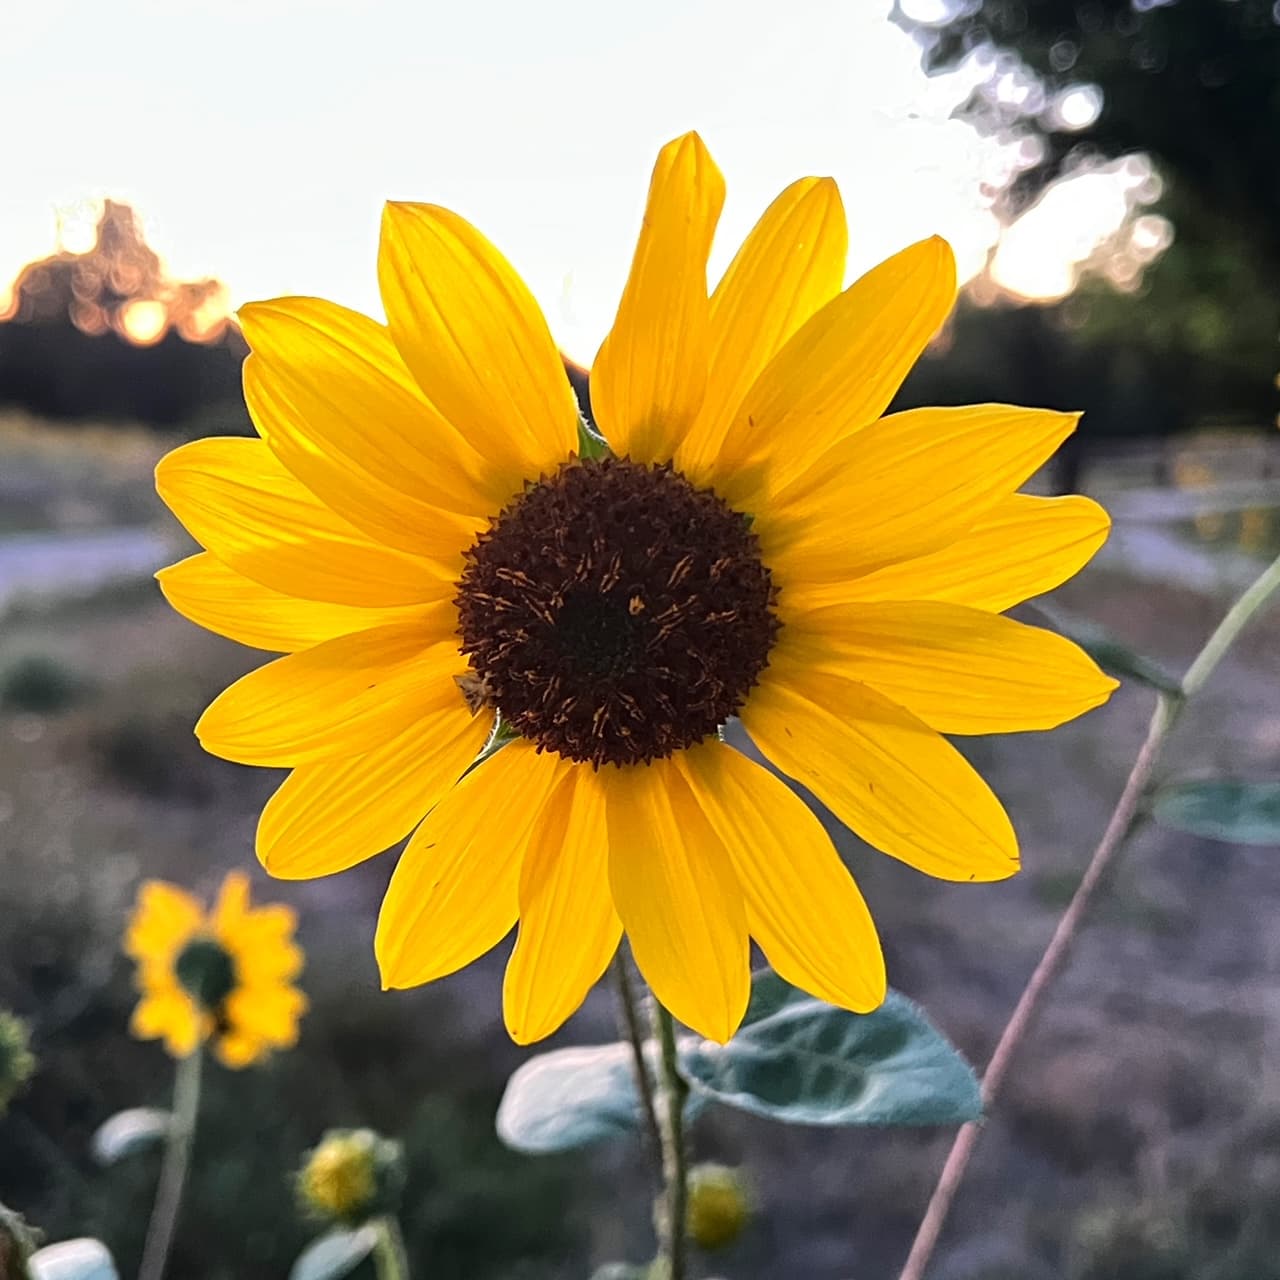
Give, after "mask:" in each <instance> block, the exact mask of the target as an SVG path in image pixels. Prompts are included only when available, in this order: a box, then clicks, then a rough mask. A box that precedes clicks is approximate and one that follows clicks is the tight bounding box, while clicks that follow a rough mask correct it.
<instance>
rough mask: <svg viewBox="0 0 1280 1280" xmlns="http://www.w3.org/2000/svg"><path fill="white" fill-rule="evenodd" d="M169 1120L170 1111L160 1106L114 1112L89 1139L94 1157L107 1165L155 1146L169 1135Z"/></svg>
mask: <svg viewBox="0 0 1280 1280" xmlns="http://www.w3.org/2000/svg"><path fill="white" fill-rule="evenodd" d="M171 1119H172V1117H171V1116H170V1114H169V1112H167V1111H163V1110H161V1109H160V1108H159V1107H130V1108H129V1109H128V1110H127V1111H117V1112H116V1113H115V1115H113V1116H112V1117H111V1118H110V1119H109V1120H107V1121H105V1122H104V1123H103V1124H102V1125H100V1126H99V1128H98V1131H97V1132H96V1133H95V1134H94V1135H93V1138H92V1139H91V1140H90V1150H91V1151H92V1152H93V1158H94V1159H95V1160H96V1161H97V1162H98V1163H99V1164H101V1165H110V1164H115V1162H116V1161H117V1160H122V1159H124V1157H125V1156H131V1155H133V1154H134V1152H136V1151H147V1150H149V1149H150V1148H152V1147H158V1146H160V1144H161V1143H163V1142H164V1140H165V1138H166V1137H167V1136H168V1134H169V1122H170V1120H171Z"/></svg>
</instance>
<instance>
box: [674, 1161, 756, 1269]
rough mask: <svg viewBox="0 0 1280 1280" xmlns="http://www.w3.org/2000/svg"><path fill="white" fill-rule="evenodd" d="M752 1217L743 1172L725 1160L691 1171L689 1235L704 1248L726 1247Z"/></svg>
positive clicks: (697, 1166)
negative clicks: (724, 1163) (729, 1165)
mask: <svg viewBox="0 0 1280 1280" xmlns="http://www.w3.org/2000/svg"><path fill="white" fill-rule="evenodd" d="M750 1217H751V1196H750V1194H749V1192H748V1189H747V1184H746V1181H745V1179H744V1178H743V1176H742V1174H741V1173H740V1172H739V1171H738V1170H737V1169H730V1168H729V1167H728V1166H727V1165H723V1164H700V1165H695V1166H694V1167H693V1168H692V1169H691V1170H690V1171H689V1216H688V1219H687V1223H688V1232H689V1238H690V1239H691V1240H692V1241H693V1242H694V1243H695V1244H697V1245H698V1246H699V1247H700V1248H702V1249H723V1248H724V1247H725V1246H726V1245H730V1244H732V1243H733V1242H734V1241H735V1240H736V1239H737V1238H738V1237H739V1236H740V1235H741V1234H742V1230H743V1228H744V1227H745V1226H746V1225H747V1221H748V1219H749V1218H750Z"/></svg>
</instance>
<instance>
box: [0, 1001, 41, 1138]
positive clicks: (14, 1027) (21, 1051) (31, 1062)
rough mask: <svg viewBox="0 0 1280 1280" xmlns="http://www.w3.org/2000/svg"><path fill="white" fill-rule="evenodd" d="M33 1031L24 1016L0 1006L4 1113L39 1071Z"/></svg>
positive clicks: (0, 1083)
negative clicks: (14, 1013) (32, 1050)
mask: <svg viewBox="0 0 1280 1280" xmlns="http://www.w3.org/2000/svg"><path fill="white" fill-rule="evenodd" d="M35 1069H36V1060H35V1056H34V1055H33V1054H32V1052H31V1034H30V1032H29V1031H28V1030H27V1024H26V1023H25V1022H23V1021H22V1019H21V1018H16V1017H14V1015H13V1014H11V1013H8V1012H6V1011H5V1010H3V1009H0V1116H2V1115H4V1113H5V1111H7V1110H8V1107H9V1103H10V1102H12V1101H13V1099H14V1098H15V1097H16V1096H17V1095H18V1094H19V1093H21V1092H22V1089H23V1087H24V1086H25V1085H26V1083H27V1081H28V1080H30V1079H31V1077H32V1075H34V1074H35Z"/></svg>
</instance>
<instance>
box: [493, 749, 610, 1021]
mask: <svg viewBox="0 0 1280 1280" xmlns="http://www.w3.org/2000/svg"><path fill="white" fill-rule="evenodd" d="M601 781H602V779H601V777H600V775H599V774H598V773H596V772H595V771H593V770H592V769H590V768H589V767H587V766H585V765H579V766H577V767H576V768H573V769H570V770H569V771H568V774H567V776H566V777H565V778H564V780H563V781H562V782H561V783H560V784H559V786H558V787H557V789H556V791H555V794H554V795H553V796H552V797H551V799H550V801H549V802H548V804H547V806H546V808H545V809H544V810H543V812H542V816H541V818H540V819H539V821H538V824H537V826H536V827H535V829H534V831H533V834H532V837H531V838H530V840H529V847H528V851H527V852H526V853H525V856H524V861H523V863H522V865H521V871H520V932H519V934H518V935H517V937H516V945H515V950H514V951H512V953H511V959H510V960H509V961H508V963H507V974H506V981H505V982H504V984H503V988H502V999H503V1012H504V1014H505V1017H506V1023H507V1030H508V1031H509V1032H510V1033H511V1038H512V1039H513V1040H514V1041H515V1042H516V1043H517V1044H532V1043H533V1042H534V1041H535V1040H541V1039H543V1038H544V1037H545V1036H549V1035H550V1034H551V1033H552V1032H553V1031H556V1030H558V1029H559V1027H560V1026H561V1024H562V1023H563V1022H564V1021H565V1020H566V1019H567V1018H568V1017H569V1016H570V1015H571V1014H573V1013H575V1012H576V1011H577V1009H578V1007H579V1006H580V1005H581V1004H582V1002H583V1000H585V999H586V996H587V992H588V991H590V990H591V988H592V986H593V985H594V984H595V983H596V982H597V981H598V980H599V978H600V975H601V974H602V973H603V972H604V971H605V968H606V967H607V966H608V964H609V961H610V960H611V959H612V958H613V953H614V952H615V951H616V950H617V949H618V939H619V938H620V937H621V936H622V922H621V921H620V920H619V919H618V916H617V913H616V912H615V911H614V909H613V900H612V898H611V897H610V895H609V850H608V837H607V833H606V829H605V793H604V788H603V786H602V785H601Z"/></svg>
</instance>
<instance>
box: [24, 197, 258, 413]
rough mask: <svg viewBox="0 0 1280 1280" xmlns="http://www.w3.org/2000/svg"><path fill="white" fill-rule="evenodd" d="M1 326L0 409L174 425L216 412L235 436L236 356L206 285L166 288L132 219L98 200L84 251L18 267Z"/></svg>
mask: <svg viewBox="0 0 1280 1280" xmlns="http://www.w3.org/2000/svg"><path fill="white" fill-rule="evenodd" d="M10 294H11V300H10V302H9V305H8V307H7V309H6V312H5V314H4V315H3V317H0V320H2V322H0V404H8V405H13V406H17V407H21V408H24V409H26V410H28V411H30V412H32V413H37V414H42V415H45V416H48V417H55V418H72V419H74V418H99V419H102V418H107V419H133V420H137V421H141V422H146V423H150V424H153V425H157V426H162V427H175V426H177V425H178V424H180V423H182V422H184V421H185V420H188V419H190V418H192V416H193V415H196V414H197V413H199V412H201V411H204V410H208V409H209V408H210V407H211V406H223V407H224V410H225V415H226V418H227V422H226V423H225V424H224V429H227V428H230V429H242V428H243V425H244V415H243V410H242V409H241V408H239V403H240V364H241V362H242V360H243V358H244V355H245V352H246V348H245V345H244V341H243V339H242V338H241V336H240V333H239V330H238V329H237V328H236V327H235V325H234V323H233V322H232V321H231V318H230V315H229V312H228V309H227V303H226V289H225V287H224V286H223V285H222V284H221V282H219V281H217V280H214V279H204V280H194V281H183V280H174V279H172V278H171V277H169V275H168V274H167V272H166V271H165V269H164V265H163V263H162V262H161V260H160V257H159V256H158V255H157V254H156V252H155V251H154V250H153V249H152V248H151V247H150V246H149V245H148V244H147V243H146V240H145V238H144V236H143V234H142V230H141V227H140V225H139V222H138V219H137V216H136V214H135V213H134V211H133V210H132V209H131V208H130V207H129V206H128V205H126V204H121V203H119V202H118V201H114V200H107V201H106V202H105V203H104V206H103V210H102V215H101V217H100V219H99V221H98V226H97V234H96V238H95V242H94V244H93V246H92V248H90V249H89V250H88V252H86V253H71V252H68V251H66V250H60V251H58V252H57V253H54V254H52V255H50V256H49V257H47V258H43V259H41V260H40V261H38V262H33V263H30V264H29V265H28V266H26V267H24V268H23V270H22V272H21V273H20V274H19V276H18V278H17V280H16V281H14V284H13V286H12V288H11V290H10Z"/></svg>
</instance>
